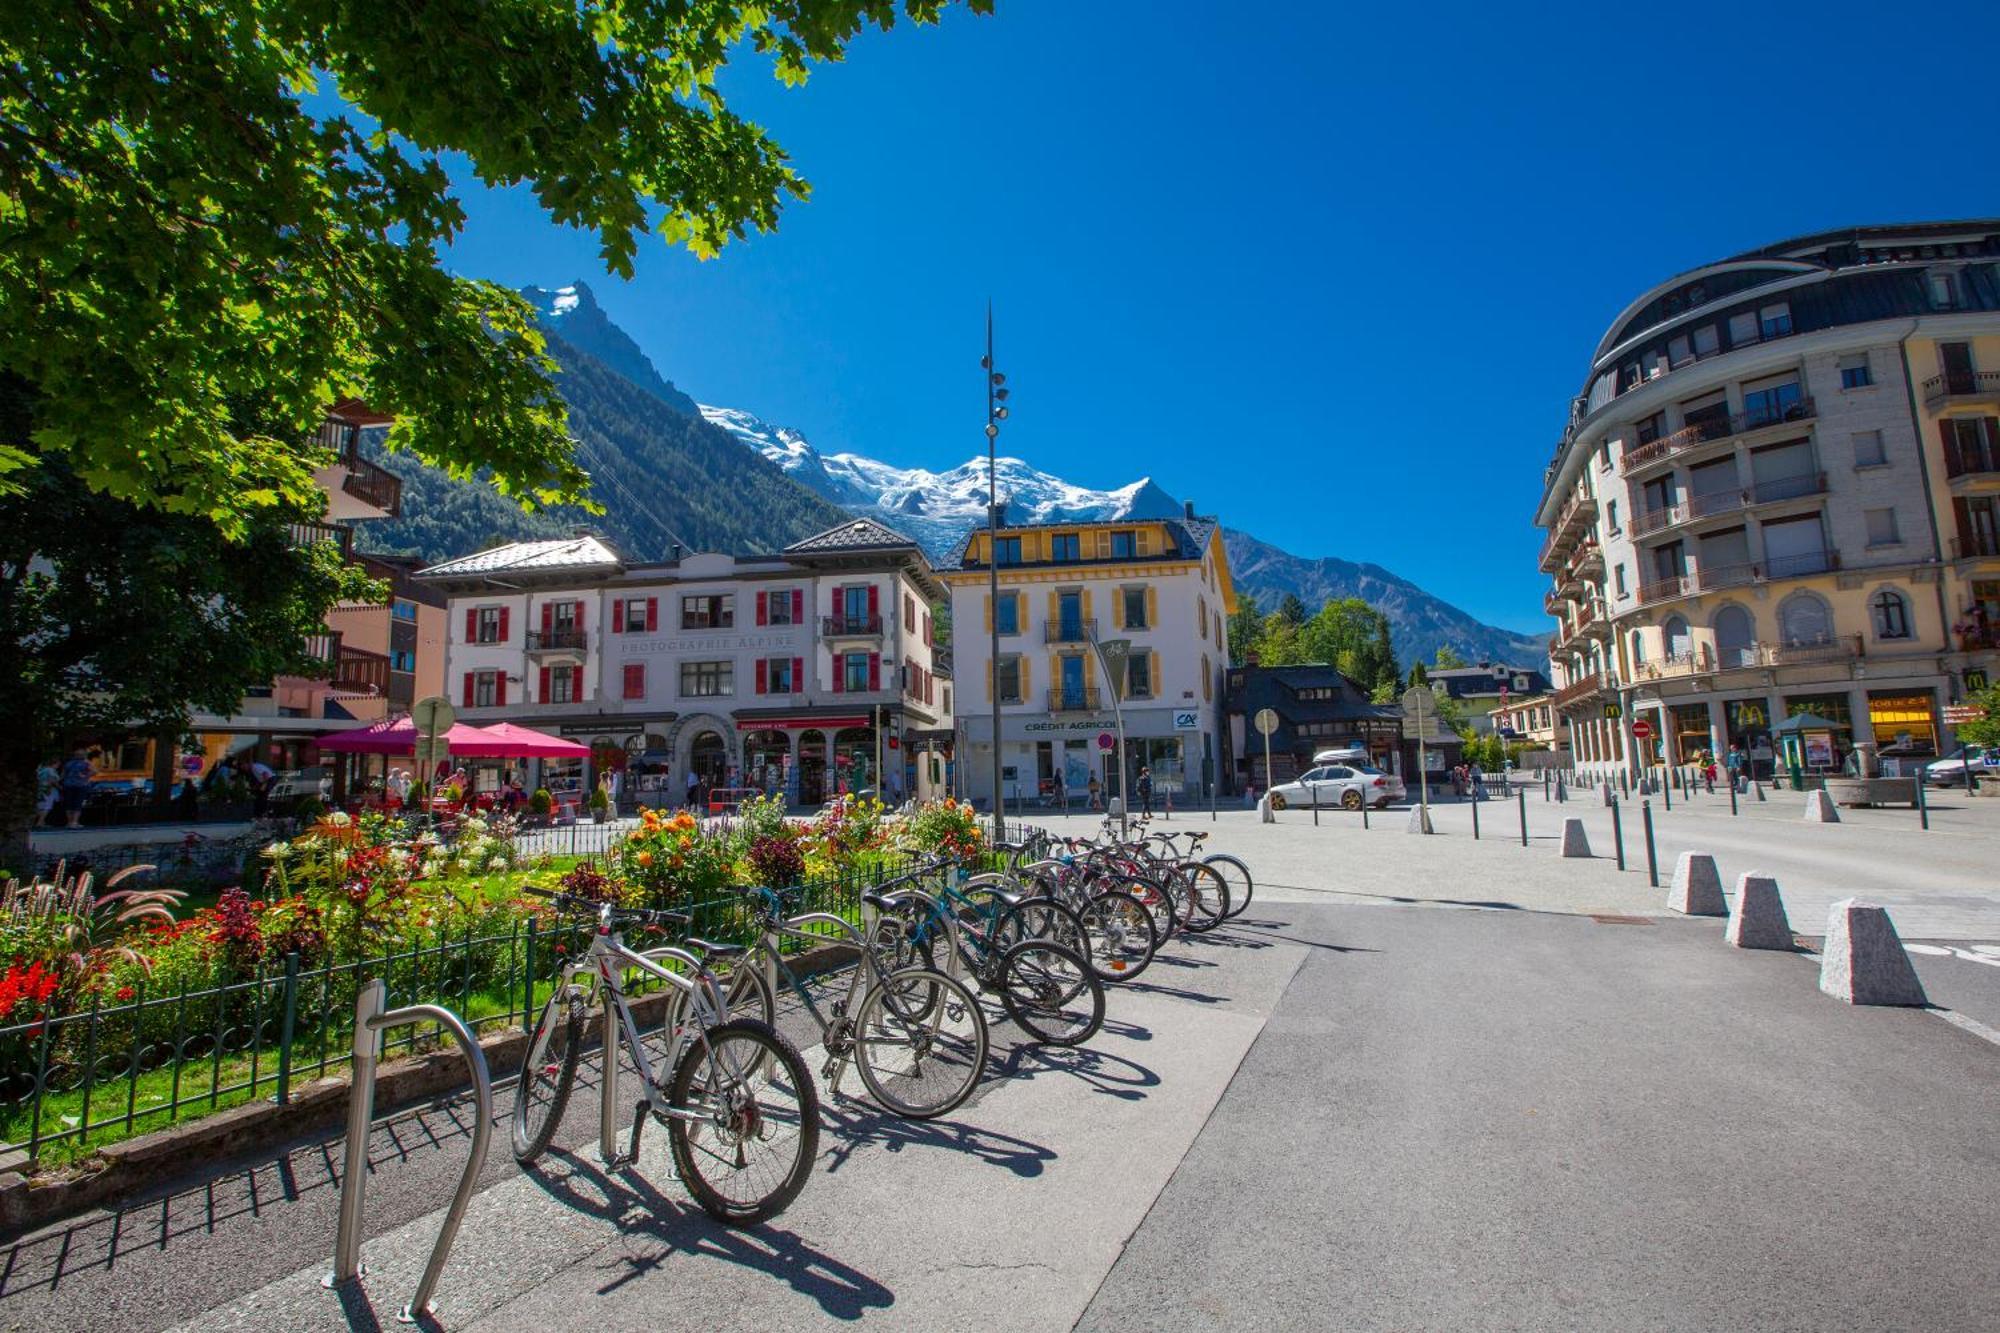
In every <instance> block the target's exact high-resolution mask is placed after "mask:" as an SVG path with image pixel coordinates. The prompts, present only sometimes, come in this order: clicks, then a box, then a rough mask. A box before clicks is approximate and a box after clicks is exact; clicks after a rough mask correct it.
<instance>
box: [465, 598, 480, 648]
mask: <svg viewBox="0 0 2000 1333" xmlns="http://www.w3.org/2000/svg"><path fill="white" fill-rule="evenodd" d="M465 641H466V642H467V643H478V642H479V611H478V608H476V607H470V606H468V607H466V608H465Z"/></svg>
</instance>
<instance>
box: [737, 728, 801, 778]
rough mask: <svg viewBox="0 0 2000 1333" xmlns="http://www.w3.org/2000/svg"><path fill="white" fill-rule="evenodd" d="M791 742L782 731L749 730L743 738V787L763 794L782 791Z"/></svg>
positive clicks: (789, 757)
mask: <svg viewBox="0 0 2000 1333" xmlns="http://www.w3.org/2000/svg"><path fill="white" fill-rule="evenodd" d="M791 754H792V749H791V743H790V741H789V740H787V739H786V736H785V733H784V732H782V731H752V732H749V733H747V734H746V735H745V736H744V737H743V785H744V786H746V787H756V788H759V789H760V790H763V791H766V792H783V791H784V790H785V776H786V774H785V767H786V765H787V764H789V763H790V762H791Z"/></svg>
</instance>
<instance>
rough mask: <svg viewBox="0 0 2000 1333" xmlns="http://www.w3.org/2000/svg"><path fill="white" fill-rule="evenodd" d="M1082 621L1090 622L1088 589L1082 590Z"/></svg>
mask: <svg viewBox="0 0 2000 1333" xmlns="http://www.w3.org/2000/svg"><path fill="white" fill-rule="evenodd" d="M1083 623H1084V624H1086V625H1087V624H1089V623H1090V589H1088V588H1085V589H1084V590H1083Z"/></svg>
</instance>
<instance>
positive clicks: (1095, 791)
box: [1090, 773, 1104, 810]
mask: <svg viewBox="0 0 2000 1333" xmlns="http://www.w3.org/2000/svg"><path fill="white" fill-rule="evenodd" d="M1090 808H1091V809H1092V810H1102V809H1103V808H1104V788H1103V787H1102V786H1101V785H1099V783H1098V781H1097V774H1095V773H1092V774H1091V775H1090Z"/></svg>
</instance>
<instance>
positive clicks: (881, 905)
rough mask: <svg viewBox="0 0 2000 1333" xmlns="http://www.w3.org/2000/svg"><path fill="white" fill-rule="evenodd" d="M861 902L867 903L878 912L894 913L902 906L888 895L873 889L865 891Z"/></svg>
mask: <svg viewBox="0 0 2000 1333" xmlns="http://www.w3.org/2000/svg"><path fill="white" fill-rule="evenodd" d="M861 901H862V902H864V903H867V904H868V905H869V906H870V907H872V908H874V909H875V910H876V911H878V912H893V911H895V910H896V909H897V908H898V907H899V906H900V904H898V903H897V902H896V901H895V900H893V899H891V898H889V897H888V896H887V895H885V894H880V893H876V892H875V891H874V890H872V889H869V890H865V891H863V893H862V895H861Z"/></svg>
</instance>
